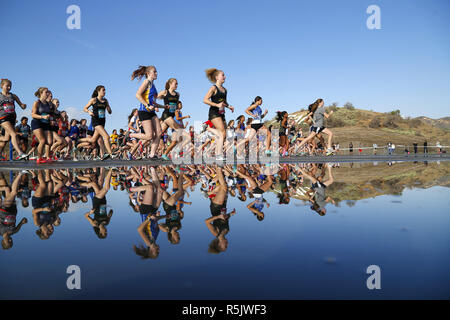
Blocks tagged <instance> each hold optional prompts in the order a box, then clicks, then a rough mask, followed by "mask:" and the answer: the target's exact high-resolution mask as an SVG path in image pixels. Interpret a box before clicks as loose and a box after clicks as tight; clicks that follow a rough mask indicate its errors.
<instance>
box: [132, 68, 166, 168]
mask: <svg viewBox="0 0 450 320" xmlns="http://www.w3.org/2000/svg"><path fill="white" fill-rule="evenodd" d="M144 76H145V80H144V81H143V82H142V84H141V86H140V87H139V89H138V91H137V92H136V98H137V99H138V100H139V102H140V103H141V104H140V107H139V111H138V115H139V120H140V121H141V125H142V128H143V130H144V132H143V133H131V134H130V138H137V139H140V140H141V141H140V143H141V145H142V140H146V141H151V149H150V155H149V156H150V159H153V160H157V159H158V156H157V155H156V151H157V149H158V146H159V141H160V139H161V132H162V131H161V124H160V122H159V119H158V116H157V115H156V112H155V111H159V109H158V108H164V106H162V105H159V104H157V103H156V99H157V97H158V92H157V91H156V88H155V85H154V83H153V82H154V81H155V80H156V79H157V78H158V72H157V71H156V68H155V67H154V66H140V67H139V68H138V69H136V70H134V71H133V74H132V75H131V80H132V81H133V80H134V79H138V80H141V79H142V78H143V77H144ZM135 148H136V147H135ZM135 150H136V149H134V150H132V151H135ZM132 153H133V152H132Z"/></svg>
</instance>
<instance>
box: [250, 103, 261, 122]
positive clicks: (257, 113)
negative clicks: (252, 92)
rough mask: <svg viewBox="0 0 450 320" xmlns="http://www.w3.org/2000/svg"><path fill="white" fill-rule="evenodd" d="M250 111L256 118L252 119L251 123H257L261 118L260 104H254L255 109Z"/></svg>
mask: <svg viewBox="0 0 450 320" xmlns="http://www.w3.org/2000/svg"><path fill="white" fill-rule="evenodd" d="M252 113H253V115H254V116H256V118H254V119H253V121H252V124H259V123H261V120H262V110H261V107H260V106H256V108H255V109H253V110H252Z"/></svg>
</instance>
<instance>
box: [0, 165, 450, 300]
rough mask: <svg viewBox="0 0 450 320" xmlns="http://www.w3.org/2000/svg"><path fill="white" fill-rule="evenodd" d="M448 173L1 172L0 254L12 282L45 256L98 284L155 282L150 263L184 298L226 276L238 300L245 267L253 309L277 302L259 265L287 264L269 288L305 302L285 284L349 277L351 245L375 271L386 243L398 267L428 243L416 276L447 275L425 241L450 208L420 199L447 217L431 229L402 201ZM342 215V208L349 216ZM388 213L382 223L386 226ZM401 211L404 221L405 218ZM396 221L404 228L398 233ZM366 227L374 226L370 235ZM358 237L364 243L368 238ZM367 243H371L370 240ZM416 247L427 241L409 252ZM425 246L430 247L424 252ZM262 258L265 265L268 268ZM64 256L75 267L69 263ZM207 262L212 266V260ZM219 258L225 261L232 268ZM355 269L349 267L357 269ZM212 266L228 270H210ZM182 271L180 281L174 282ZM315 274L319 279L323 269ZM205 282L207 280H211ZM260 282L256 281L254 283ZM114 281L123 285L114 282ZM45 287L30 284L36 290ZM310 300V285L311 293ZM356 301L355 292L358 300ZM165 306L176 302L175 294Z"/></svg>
mask: <svg viewBox="0 0 450 320" xmlns="http://www.w3.org/2000/svg"><path fill="white" fill-rule="evenodd" d="M449 173H450V166H448V164H447V163H443V164H440V165H439V164H436V163H429V164H421V163H416V164H411V163H392V164H391V165H389V164H377V165H376V166H374V165H372V164H361V163H355V164H353V165H352V164H340V165H339V164H277V165H273V164H272V165H263V164H261V165H259V164H253V165H241V164H238V165H224V166H215V165H197V166H194V165H189V166H155V167H153V166H142V167H125V168H94V169H93V168H87V169H64V170H40V171H22V172H15V173H10V172H4V173H0V190H1V191H2V193H1V194H2V197H1V206H0V232H1V235H2V249H3V250H2V251H3V252H2V254H3V255H7V254H9V255H8V256H7V257H8V258H7V259H4V261H11V265H10V266H9V265H6V267H7V268H11V270H14V269H20V268H22V267H23V266H24V264H23V259H26V258H27V257H33V256H35V255H40V254H42V255H44V256H48V257H49V256H52V259H55V261H58V263H60V264H61V263H64V264H65V263H67V264H69V263H73V261H74V260H75V263H80V264H83V263H84V264H89V263H93V265H92V266H91V268H90V269H89V272H90V273H92V272H94V273H95V269H96V268H97V266H98V268H99V270H109V269H110V268H111V269H114V270H115V272H119V273H121V274H122V273H123V274H124V277H125V275H126V274H135V273H136V274H141V275H145V274H147V273H148V270H147V269H146V268H144V269H140V267H139V266H140V264H139V263H137V261H139V260H141V259H144V260H145V262H148V261H150V262H151V263H150V264H151V265H152V266H153V268H156V269H155V270H158V272H162V273H164V274H166V273H165V272H168V273H167V277H169V278H170V279H171V280H170V283H171V285H172V287H177V288H178V286H179V284H180V281H184V282H183V283H197V285H198V284H199V283H201V284H202V285H204V286H205V288H206V287H208V286H209V285H208V284H207V283H205V284H203V281H207V280H199V279H208V278H210V277H211V276H213V274H210V273H209V272H212V273H215V272H216V271H214V270H220V272H221V274H223V279H222V278H221V280H220V286H221V288H223V290H224V293H225V292H227V293H230V292H234V291H233V289H232V288H231V287H230V288H228V286H231V285H238V284H239V280H237V279H238V278H239V277H237V278H236V279H235V280H233V279H231V278H229V276H230V277H231V276H232V274H233V272H231V273H230V274H229V275H228V273H223V272H225V271H226V270H229V268H230V265H232V264H233V263H236V262H238V263H242V268H241V269H240V272H241V273H242V274H245V275H246V279H247V280H248V281H254V282H253V287H252V286H249V287H248V289H246V291H245V292H246V294H245V295H244V292H243V293H242V294H243V297H247V298H248V297H252V295H251V294H258V296H261V294H262V297H266V298H273V297H275V298H280V297H279V296H273V295H268V294H267V295H264V294H263V293H264V290H263V291H261V290H262V288H261V287H260V282H259V280H258V279H261V276H263V275H262V274H261V272H262V271H258V270H259V269H258V265H261V264H265V265H267V266H268V267H269V268H272V269H273V268H279V267H280V266H279V265H278V263H284V268H285V270H286V274H285V275H284V274H283V275H277V281H276V282H271V281H272V280H271V278H270V277H269V278H266V280H267V281H269V282H270V284H271V286H272V287H274V288H275V287H276V288H277V290H276V292H286V294H289V296H286V297H299V296H302V295H301V294H300V293H299V291H298V290H297V289H295V290H294V289H293V288H292V289H289V290H287V289H288V288H289V285H288V283H291V281H293V280H295V279H297V278H298V279H300V278H302V276H301V273H299V272H298V270H302V272H305V276H304V278H303V281H304V285H305V283H309V282H308V281H311V279H316V277H317V279H319V280H317V281H320V279H321V277H322V276H321V274H319V273H317V274H315V273H314V274H312V273H309V272H311V271H309V269H308V267H307V265H305V264H303V263H304V261H307V262H308V263H312V262H311V259H313V260H312V261H314V259H316V260H315V261H319V263H321V264H324V265H330V264H335V263H336V261H339V266H340V267H341V268H343V267H344V266H345V267H346V269H345V270H354V269H355V268H353V269H352V267H351V266H348V265H346V264H347V263H348V261H349V260H350V261H353V260H354V259H356V260H358V259H359V260H361V261H362V260H364V258H365V252H362V251H361V252H359V253H358V254H351V255H347V254H346V253H345V252H346V251H349V252H353V251H355V250H356V251H355V252H358V247H354V245H353V244H354V243H359V242H362V243H364V245H361V247H364V246H366V247H371V248H375V249H376V248H383V250H379V252H380V255H379V256H377V257H376V258H375V262H377V261H380V262H379V263H382V262H383V259H385V256H384V255H383V254H382V253H383V252H385V247H384V244H383V243H382V242H372V240H373V239H375V240H376V239H383V238H384V237H389V235H390V237H391V238H392V237H394V238H392V239H395V240H393V241H390V242H389V248H391V249H390V250H393V251H392V252H388V253H386V257H387V258H389V259H391V260H392V261H396V260H395V259H397V258H400V257H401V259H400V260H402V261H404V259H408V257H409V256H411V255H412V256H414V254H416V253H415V252H416V251H414V250H416V249H415V247H412V249H411V250H412V251H407V252H408V254H409V255H406V253H403V252H404V250H405V248H409V247H408V246H411V244H414V246H418V243H421V244H423V246H424V248H421V249H417V250H419V251H420V250H422V251H423V252H429V250H428V248H429V247H430V246H431V245H432V246H433V248H434V250H435V252H437V255H436V257H434V259H436V262H435V263H432V262H429V261H432V260H429V259H420V263H422V264H424V265H422V267H421V268H426V267H429V266H427V265H425V264H426V263H430V264H431V266H432V267H433V268H434V266H437V265H442V266H443V268H445V267H448V266H449V264H448V259H447V258H445V259H444V258H442V257H445V255H444V254H443V253H444V252H445V250H447V249H446V248H447V247H448V246H447V247H445V245H444V244H445V243H448V241H447V242H446V239H447V240H448V233H446V232H445V231H443V230H441V231H440V232H435V233H433V234H432V235H430V234H429V233H428V232H427V230H437V229H439V228H440V227H441V226H445V225H446V223H447V221H448V218H447V216H446V215H444V214H443V211H445V210H443V204H442V201H447V200H445V199H447V198H448V197H447V198H446V196H445V194H446V193H445V192H446V191H445V189H442V190H441V191H439V192H443V194H444V195H443V196H442V193H441V195H440V194H439V193H436V194H435V195H431V196H430V194H427V196H424V199H427V201H428V199H430V197H431V198H432V199H434V200H433V202H432V203H429V204H427V206H431V207H432V206H433V205H434V204H436V205H438V206H440V207H439V208H440V209H439V208H437V209H436V208H435V210H434V211H433V214H434V215H435V216H436V217H434V219H428V220H426V219H424V215H422V214H421V213H422V210H420V209H417V210H418V211H417V212H416V213H414V212H413V213H411V209H409V208H408V209H407V207H408V206H410V205H412V204H411V201H412V199H413V198H411V197H409V198H403V196H402V194H403V192H404V191H405V189H411V190H412V189H422V188H423V189H427V188H431V187H435V186H443V187H448V186H449V185H450V183H449V181H450V174H449ZM420 192H422V191H420ZM381 195H391V197H387V198H386V199H384V200H382V201H381V202H373V201H370V200H369V199H371V198H377V197H379V196H381ZM392 196H393V197H394V198H393V197H392ZM400 196H402V198H400ZM16 199H17V200H16ZM442 199H444V200H442ZM361 200H364V201H361ZM413 200H414V201H415V199H413ZM16 203H17V204H16ZM344 206H345V207H347V208H346V209H345V210H344V209H343V207H344ZM389 206H391V207H392V210H395V212H396V214H395V215H394V214H389V212H388V211H389ZM361 207H363V208H365V209H361ZM416 207H417V208H418V205H416ZM360 210H363V211H360ZM364 210H366V211H369V212H370V211H371V210H374V213H376V214H373V215H366V214H365V212H364ZM386 210H387V212H386V215H384V216H383V217H380V215H382V214H383V212H384V211H386ZM30 211H31V212H30ZM403 211H405V213H404V214H405V216H403V217H404V220H402V218H401V217H402V216H401V212H403ZM441 213H442V214H441ZM82 215H84V218H83V216H82ZM349 216H351V217H352V219H351V221H352V223H354V227H352V228H350V229H349V225H348V221H349V220H346V219H347V218H346V217H349ZM30 217H32V220H31V219H30ZM336 217H340V219H339V220H337V219H336ZM29 219H30V221H32V222H29ZM392 219H399V221H396V222H395V224H393V223H394V222H393V220H392ZM369 221H370V222H369ZM403 221H405V222H403ZM404 223H407V224H408V226H405V225H404ZM431 224H434V225H431ZM447 224H448V223H447ZM367 225H370V228H369V229H368V227H367ZM422 226H424V227H423V229H422ZM361 230H364V231H365V232H364V233H361ZM369 230H370V231H369ZM392 230H395V231H396V232H398V230H401V231H407V232H401V233H398V234H395V235H393V234H390V232H393V231H392ZM368 232H370V234H371V235H370V236H367V237H366V235H365V233H368ZM411 237H413V238H411ZM414 237H423V238H422V240H421V241H412V240H413V239H415V238H414ZM439 237H441V238H439ZM446 237H447V238H446ZM409 238H411V239H412V240H411V241H410V240H408V239H409ZM13 239H14V240H13ZM331 239H332V240H331ZM418 239H419V238H418ZM424 239H433V240H430V241H431V242H430V243H428V242H426V241H425V240H424ZM41 240H45V241H41ZM330 240H331V241H330ZM379 241H381V240H379ZM405 241H406V242H405ZM397 243H398V248H397V247H396V244H397ZM431 243H432V244H431ZM335 244H336V246H335V247H334V248H333V245H335ZM436 245H438V247H439V250H437V249H436V248H435V246H436ZM13 247H14V248H13ZM11 248H13V249H12V250H11ZM37 248H39V249H37ZM330 248H333V249H330ZM349 248H351V250H349ZM43 250H46V251H45V253H44V251H43ZM352 250H353V251H352ZM160 251H162V252H163V253H164V255H163V254H161V253H160ZM419 251H417V252H419ZM422 251H420V252H422ZM293 252H295V254H293ZM376 252H378V251H376ZM433 252H434V251H433ZM266 254H267V257H269V258H270V259H269V258H267V259H264V256H265V255H266ZM59 255H61V256H59ZM67 255H70V259H66V258H67V257H66V256H67ZM204 255H207V256H208V257H210V258H208V259H211V260H205V256H204ZM317 255H319V256H317ZM162 256H164V258H162ZM222 257H226V262H224V260H223V258H222ZM272 257H273V259H272ZM258 259H259V260H258ZM261 259H262V260H261ZM439 259H441V260H442V259H443V260H442V261H441V260H439ZM69 260H70V261H69ZM359 260H358V261H355V262H354V263H355V264H356V263H357V262H358V263H361V261H359ZM368 260H370V261H367V262H366V261H365V260H364V262H363V263H364V266H365V267H367V266H368V265H369V264H367V265H366V263H374V262H373V261H372V256H370V259H368ZM33 261H34V260H33ZM77 261H80V262H77ZM217 261H221V264H222V263H223V265H217V264H215V263H217ZM242 261H245V262H242ZM283 261H285V262H286V261H289V263H288V264H286V263H285V262H283ZM324 261H325V262H326V263H323V262H324ZM417 261H419V260H417ZM417 261H416V263H419V262H417ZM175 262H176V263H175ZM42 263H44V265H42V266H41V267H42V268H44V269H43V270H47V268H48V267H50V265H49V264H48V263H45V261H43V262H42ZM159 263H162V264H161V265H160V264H159ZM190 263H194V264H197V265H196V268H193V267H192V268H191V266H190ZM227 263H229V264H228V265H227ZM143 265H144V264H143ZM145 265H147V266H148V264H145ZM175 265H176V266H177V268H179V271H177V272H176V273H170V272H173V270H172V271H170V270H171V268H172V267H173V266H175ZM212 266H213V267H212ZM247 267H248V269H246V268H247ZM360 267H361V266H360V265H359V264H358V268H360ZM105 268H106V269H105ZM197 268H198V271H197ZM255 268H256V269H255ZM316 268H319V269H320V268H321V267H320V265H317V266H316ZM246 270H247V271H246ZM317 270H318V269H317ZM24 272H25V271H24ZM43 272H44V271H43ZM53 272H55V271H53ZM56 272H59V271H56ZM218 272H219V271H218ZM44 273H45V272H44ZM48 273H49V274H50V273H51V270H48ZM197 273H198V274H199V275H198V278H196V275H197ZM169 274H170V275H169ZM204 274H208V275H209V276H208V277H204V276H203V275H204ZM253 275H254V277H256V278H255V280H251V279H253V278H252V277H253ZM111 277H112V278H115V277H117V273H116V274H115V275H112V276H111ZM167 277H166V278H164V277H163V278H161V283H159V280H158V281H157V283H158V284H159V288H163V287H164V286H165V285H166V284H165V283H163V282H164V281H165V280H164V279H167ZM180 277H181V278H183V279H180ZM185 277H187V279H186V278H185ZM191 277H192V278H191ZM357 277H358V273H355V274H354V276H353V278H354V281H360V280H359V278H357ZM412 278H414V277H412ZM15 279H16V278H14V277H13V278H11V279H7V282H5V283H4V285H7V287H8V288H10V289H11V287H10V286H8V284H9V285H12V284H13V283H15V282H14V281H19V280H15ZM17 279H19V278H17ZM39 279H40V278H39ZM39 279H35V280H33V281H35V282H39V281H40V280H39ZM42 279H44V278H42ZM99 279H100V278H99ZM120 279H121V280H120V281H121V282H120V283H121V286H125V287H121V288H128V289H127V290H128V291H126V292H128V293H127V295H126V296H132V295H133V294H132V292H134V290H135V289H136V288H139V283H134V282H132V281H131V282H127V281H128V280H125V278H123V277H122V278H120ZM23 281H25V280H23ZM27 281H29V280H27ZM33 281H32V282H33ZM118 281H119V280H118ZM274 281H275V280H274ZM172 282H173V283H172ZM358 283H359V282H358ZM218 284H219V283H218ZM98 285H100V286H102V285H103V284H102V283H99V284H98ZM155 285H156V284H155ZM261 285H262V284H261ZM402 285H403V284H402ZM434 286H435V287H436V286H438V284H435V285H434ZM226 288H228V289H226ZM252 288H254V289H252ZM258 288H259V289H258ZM310 288H315V285H314V284H311V286H310ZM355 288H360V286H359V284H358V285H356V284H355ZM124 290H125V289H124ZM186 290H187V291H185V292H184V291H183V293H182V294H181V295H180V297H181V296H182V297H194V296H195V297H200V298H201V297H203V298H204V297H209V296H208V295H206V296H205V295H204V294H206V292H207V290H206V289H198V291H196V295H193V296H191V295H190V294H191V293H190V291H189V290H188V288H187V287H186ZM285 290H287V291H285ZM358 290H359V289H354V291H352V294H354V293H355V292H357V291H358ZM12 292H15V293H16V294H17V295H20V294H21V292H22V291H20V285H17V284H16V289H15V291H14V290H13V291H12ZM49 292H50V291H49ZM99 292H100V291H99ZM101 292H103V294H104V296H107V294H112V291H110V290H107V289H106V288H105V289H104V291H101ZM405 292H406V293H405V294H407V293H408V292H409V291H408V290H406V291H405ZM119 293H120V292H119V291H117V295H115V296H114V297H120V294H119ZM358 294H359V293H358ZM88 296H89V295H88ZM145 296H149V295H148V294H146V295H145ZM150 296H151V295H150ZM167 296H170V297H172V295H171V293H170V292H169V291H168V292H167ZM219 296H220V297H230V296H229V295H226V296H225V295H224V296H221V295H220V294H217V295H216V296H215V297H219ZM318 296H320V297H322V295H320V294H318ZM438 296H439V295H438ZM151 297H153V296H151ZM302 297H303V296H302ZM324 297H329V296H327V295H324ZM350 297H354V295H350Z"/></svg>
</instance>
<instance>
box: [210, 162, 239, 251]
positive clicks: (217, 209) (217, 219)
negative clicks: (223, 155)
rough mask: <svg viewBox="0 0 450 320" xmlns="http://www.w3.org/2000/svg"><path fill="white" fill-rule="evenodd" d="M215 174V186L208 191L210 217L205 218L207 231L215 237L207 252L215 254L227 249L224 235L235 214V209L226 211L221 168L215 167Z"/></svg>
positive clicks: (225, 196)
mask: <svg viewBox="0 0 450 320" xmlns="http://www.w3.org/2000/svg"><path fill="white" fill-rule="evenodd" d="M216 174H217V178H218V181H217V183H216V187H215V188H214V189H213V190H211V191H210V192H209V193H208V194H209V197H210V199H211V203H210V206H209V208H210V210H211V215H212V217H210V218H208V219H206V220H205V224H206V226H207V227H208V230H209V232H211V234H212V235H213V236H214V237H215V239H214V240H213V241H211V243H210V244H209V249H208V252H209V253H215V254H217V253H220V252H224V251H225V250H227V248H228V240H227V239H226V238H225V236H226V235H227V234H228V232H229V231H230V226H229V224H228V222H229V219H230V217H231V216H233V215H235V214H236V210H235V209H233V210H232V211H231V212H229V213H227V194H228V188H227V184H226V183H225V179H224V177H223V172H222V168H220V167H217V168H216Z"/></svg>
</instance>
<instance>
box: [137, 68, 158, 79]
mask: <svg viewBox="0 0 450 320" xmlns="http://www.w3.org/2000/svg"><path fill="white" fill-rule="evenodd" d="M151 69H156V68H155V67H154V66H139V68H137V69H136V70H134V71H133V73H132V74H131V81H133V80H134V79H136V78H137V79H138V80H139V81H141V80H142V78H143V77H144V76H145V75H146V74H147V73H148V72H149V71H150V70H151Z"/></svg>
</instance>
